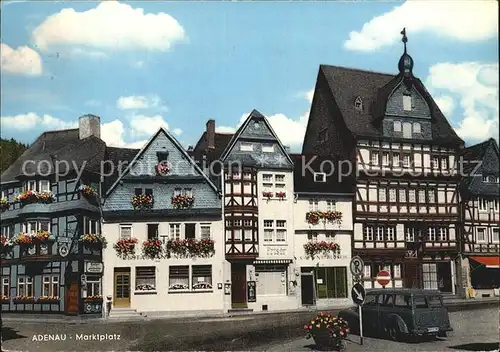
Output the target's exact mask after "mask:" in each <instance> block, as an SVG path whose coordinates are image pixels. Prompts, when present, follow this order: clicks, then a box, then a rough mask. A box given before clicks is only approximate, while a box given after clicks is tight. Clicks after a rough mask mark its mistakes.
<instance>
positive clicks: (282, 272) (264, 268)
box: [255, 265, 287, 296]
mask: <svg viewBox="0 0 500 352" xmlns="http://www.w3.org/2000/svg"><path fill="white" fill-rule="evenodd" d="M255 276H256V280H255V281H257V287H256V290H257V292H258V295H262V296H269V295H273V296H277V295H281V296H284V295H286V293H287V290H286V289H287V284H286V283H287V275H286V266H284V265H256V266H255Z"/></svg>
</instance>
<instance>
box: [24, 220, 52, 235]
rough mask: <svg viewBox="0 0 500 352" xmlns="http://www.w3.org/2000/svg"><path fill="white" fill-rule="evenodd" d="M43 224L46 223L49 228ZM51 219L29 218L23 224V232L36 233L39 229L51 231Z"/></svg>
mask: <svg viewBox="0 0 500 352" xmlns="http://www.w3.org/2000/svg"><path fill="white" fill-rule="evenodd" d="M42 224H46V225H47V226H46V227H47V228H46V229H44V228H43V227H44V226H42ZM51 225H52V224H51V220H28V221H27V222H25V223H23V224H22V232H24V233H27V234H35V233H36V232H37V231H41V230H46V231H48V232H50V230H51Z"/></svg>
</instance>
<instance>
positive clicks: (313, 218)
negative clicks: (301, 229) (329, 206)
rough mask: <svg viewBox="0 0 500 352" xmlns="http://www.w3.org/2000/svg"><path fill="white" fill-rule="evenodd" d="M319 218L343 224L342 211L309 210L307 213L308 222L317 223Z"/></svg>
mask: <svg viewBox="0 0 500 352" xmlns="http://www.w3.org/2000/svg"><path fill="white" fill-rule="evenodd" d="M319 220H323V221H325V222H326V221H329V222H333V223H337V224H341V223H342V213H341V212H339V211H309V212H307V213H306V222H307V223H308V224H311V225H316V224H318V223H319Z"/></svg>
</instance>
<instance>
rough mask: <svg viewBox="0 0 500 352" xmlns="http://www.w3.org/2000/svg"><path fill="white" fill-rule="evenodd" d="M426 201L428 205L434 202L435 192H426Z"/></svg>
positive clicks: (432, 190)
mask: <svg viewBox="0 0 500 352" xmlns="http://www.w3.org/2000/svg"><path fill="white" fill-rule="evenodd" d="M427 201H428V202H429V203H435V202H436V190H434V189H429V190H427Z"/></svg>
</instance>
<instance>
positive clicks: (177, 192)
mask: <svg viewBox="0 0 500 352" xmlns="http://www.w3.org/2000/svg"><path fill="white" fill-rule="evenodd" d="M238 175H239V174H238ZM146 191H147V190H146ZM146 194H147V193H146ZM151 195H153V194H152V193H151ZM177 196H189V197H192V196H193V189H192V188H176V189H174V197H177Z"/></svg>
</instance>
